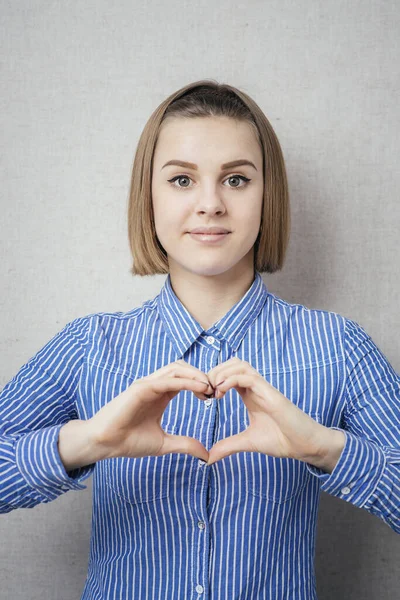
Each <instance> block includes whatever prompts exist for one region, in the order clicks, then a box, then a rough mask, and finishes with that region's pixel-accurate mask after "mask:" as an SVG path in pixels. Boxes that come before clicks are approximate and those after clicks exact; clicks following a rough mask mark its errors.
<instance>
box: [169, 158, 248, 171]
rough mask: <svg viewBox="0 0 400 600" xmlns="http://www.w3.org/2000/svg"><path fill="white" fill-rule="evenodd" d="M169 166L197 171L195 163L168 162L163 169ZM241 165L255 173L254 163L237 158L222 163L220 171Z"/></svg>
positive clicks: (182, 161)
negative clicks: (250, 168)
mask: <svg viewBox="0 0 400 600" xmlns="http://www.w3.org/2000/svg"><path fill="white" fill-rule="evenodd" d="M170 165H176V166H177V167H185V168H186V169H192V170H193V171H197V165H196V164H195V163H191V162H186V161H184V160H174V159H173V160H169V161H168V162H167V163H165V165H164V167H168V166H170ZM242 165H249V166H250V167H253V168H254V169H255V170H256V171H257V168H256V166H255V165H254V163H252V162H251V161H250V160H246V159H245V158H239V159H238V160H232V161H231V162H227V163H224V164H223V165H221V171H226V170H227V169H232V168H233V167H240V166H242ZM164 167H162V168H161V170H162V169H164Z"/></svg>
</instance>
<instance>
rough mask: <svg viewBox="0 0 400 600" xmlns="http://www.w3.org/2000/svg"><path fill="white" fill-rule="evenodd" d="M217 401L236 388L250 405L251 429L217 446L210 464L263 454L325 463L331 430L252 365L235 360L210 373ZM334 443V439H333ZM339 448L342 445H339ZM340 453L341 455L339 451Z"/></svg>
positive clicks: (212, 450)
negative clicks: (236, 455)
mask: <svg viewBox="0 0 400 600" xmlns="http://www.w3.org/2000/svg"><path fill="white" fill-rule="evenodd" d="M207 377H208V380H209V382H210V384H211V386H212V387H213V388H214V390H215V393H214V397H215V398H217V399H218V398H222V397H223V395H224V394H225V393H226V392H227V391H228V390H230V389H232V388H233V389H235V390H236V391H237V392H238V394H239V395H240V397H241V398H242V400H243V402H244V403H245V405H246V408H247V410H248V414H249V422H250V424H249V426H248V428H247V429H246V430H245V431H242V432H241V433H238V434H236V435H233V436H231V437H228V438H225V439H224V440H221V441H219V442H217V443H216V444H214V446H213V447H212V448H211V449H210V451H209V459H208V463H207V464H208V465H211V464H213V463H215V462H216V461H218V460H221V459H222V458H224V457H226V456H229V455H231V454H234V453H236V452H261V453H263V454H268V455H269V456H274V457H280V458H295V459H298V460H303V461H306V462H314V464H316V462H317V460H318V459H321V464H322V461H323V460H324V455H325V453H326V448H329V445H330V443H329V437H328V436H327V434H333V435H337V434H339V436H340V439H339V438H338V437H337V438H336V441H338V440H339V441H342V442H343V441H344V436H343V434H342V433H341V432H340V431H336V430H335V431H333V430H329V429H328V428H327V427H325V426H324V425H321V424H319V423H317V422H316V421H315V420H314V419H312V418H311V417H310V416H309V415H307V414H306V413H305V412H303V411H302V410H301V409H300V408H298V407H297V406H296V405H295V404H293V402H291V401H290V400H289V399H288V398H286V396H284V395H283V394H281V393H280V392H279V391H278V390H277V389H276V388H274V387H273V386H272V385H271V384H270V383H268V381H266V380H265V379H264V377H262V375H260V374H259V373H258V371H256V370H255V369H254V368H253V367H252V366H251V365H250V364H249V363H248V362H245V361H242V360H240V359H239V358H236V357H235V358H231V359H230V360H228V361H226V362H224V363H221V364H219V365H217V366H216V367H214V369H212V370H211V371H209V372H208V373H207ZM332 441H333V438H332ZM338 448H339V449H340V448H341V446H340V444H339V446H338ZM339 454H340V452H339Z"/></svg>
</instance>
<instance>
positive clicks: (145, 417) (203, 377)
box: [59, 358, 344, 469]
mask: <svg viewBox="0 0 400 600" xmlns="http://www.w3.org/2000/svg"><path fill="white" fill-rule="evenodd" d="M232 388H234V389H235V390H236V391H237V392H238V394H239V395H240V397H241V398H242V400H243V402H244V403H245V405H246V407H247V410H248V414H249V420H250V425H249V427H248V428H247V429H246V430H245V431H242V432H241V433H238V434H236V435H233V436H231V437H228V438H226V439H224V440H221V441H219V442H217V443H216V444H215V445H214V446H213V447H212V448H211V449H210V450H209V451H207V450H206V448H205V447H204V446H203V444H202V443H201V442H200V441H199V440H196V439H193V438H191V437H187V436H180V435H173V434H169V433H167V432H165V431H164V430H163V429H162V427H161V420H162V415H163V413H164V411H165V409H166V407H167V405H168V403H169V402H170V401H171V400H172V398H173V397H174V396H176V395H177V394H178V393H179V392H180V391H181V390H190V391H191V392H193V393H194V394H195V395H196V396H197V398H198V399H199V400H200V401H204V400H206V399H207V398H209V397H211V396H214V397H215V398H216V399H217V400H218V399H221V398H222V397H223V396H224V394H225V393H226V392H227V391H228V390H229V389H232ZM77 426H79V427H80V432H82V444H81V448H80V446H79V444H78V442H77V440H78V438H77V431H76V430H75V429H74V430H73V429H72V427H77ZM72 438H73V442H71V439H72ZM68 439H69V440H70V441H68ZM343 446H344V435H343V433H342V432H340V431H337V430H336V431H335V430H331V429H329V428H328V427H324V426H323V425H320V424H319V423H317V422H316V421H314V419H312V418H311V417H310V416H309V415H307V414H306V413H304V412H303V411H302V410H300V409H299V408H298V407H297V406H296V405H295V404H293V402H291V401H290V400H288V398H286V397H285V396H284V395H283V394H281V393H280V392H279V391H278V390H277V389H276V388H274V387H273V386H272V385H271V384H269V383H268V382H267V381H266V380H265V379H264V378H263V377H262V376H261V375H260V374H259V373H258V371H256V370H255V369H254V368H253V367H252V366H251V365H250V364H249V363H247V362H245V361H242V360H240V359H238V358H231V359H230V360H228V361H226V362H225V363H221V364H219V365H217V366H216V367H215V368H214V369H212V370H211V371H209V372H208V373H207V374H206V373H203V372H202V371H200V370H199V369H197V368H196V367H194V366H193V365H189V364H188V363H186V362H185V361H184V360H178V361H175V362H173V363H170V364H168V365H165V366H164V367H162V368H160V369H158V370H157V371H155V372H154V373H151V374H150V375H148V376H146V377H143V378H142V379H138V380H137V381H135V382H134V383H132V384H131V385H130V386H129V387H128V388H127V389H126V390H124V391H123V392H121V393H120V394H119V395H118V396H116V397H115V398H113V399H112V400H111V401H110V402H108V403H107V404H105V406H103V407H102V408H101V409H100V410H99V411H98V412H97V413H95V414H94V415H93V416H92V417H91V418H90V419H89V420H88V421H84V422H81V423H77V424H76V423H75V424H74V423H70V424H67V425H66V427H65V428H64V431H60V438H59V451H60V455H61V456H62V460H63V462H64V465H65V466H66V467H69V468H70V469H73V468H77V467H78V466H84V465H86V464H91V463H92V462H95V461H96V460H102V459H104V458H116V457H119V456H126V457H132V458H139V457H142V456H162V455H164V454H169V453H175V452H178V453H179V452H183V453H188V454H192V455H193V456H197V457H199V458H201V459H203V460H204V461H207V464H208V465H211V464H213V463H215V462H217V461H218V460H221V459H222V458H224V457H226V456H229V455H230V454H234V453H236V452H260V453H263V454H269V455H270V456H275V457H287V458H295V459H298V460H303V461H307V462H311V463H312V464H314V465H316V466H321V467H322V468H325V469H326V468H328V469H333V467H334V465H335V464H336V462H337V460H338V458H339V456H340V452H341V451H342V449H343Z"/></svg>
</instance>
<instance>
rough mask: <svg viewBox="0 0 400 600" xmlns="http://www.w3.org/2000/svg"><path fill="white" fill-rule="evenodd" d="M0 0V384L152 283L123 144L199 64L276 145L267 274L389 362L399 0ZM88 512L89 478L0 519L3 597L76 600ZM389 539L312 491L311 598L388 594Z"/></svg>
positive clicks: (392, 593) (396, 320) (155, 283)
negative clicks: (285, 214)
mask: <svg viewBox="0 0 400 600" xmlns="http://www.w3.org/2000/svg"><path fill="white" fill-rule="evenodd" d="M0 7H1V25H0V27H1V31H0V34H1V35H0V60H1V75H2V77H1V81H2V89H1V95H0V100H1V111H0V119H1V125H2V131H3V135H2V138H1V141H0V143H1V146H2V147H1V155H2V158H1V222H0V257H1V261H0V277H1V282H2V290H1V294H0V327H1V336H0V344H1V360H0V387H2V386H3V385H4V384H5V383H6V382H7V381H8V380H9V379H11V377H12V376H13V375H14V374H15V373H16V372H17V370H18V369H19V368H20V367H21V366H22V364H23V363H24V362H26V361H27V360H28V358H30V357H31V356H32V355H33V354H34V353H35V352H36V351H37V350H38V349H39V348H41V347H42V346H43V345H44V344H45V343H46V342H47V341H48V340H49V339H50V338H51V337H52V336H53V335H54V334H55V333H56V332H57V331H59V330H60V329H61V328H62V327H63V326H64V325H65V323H67V322H68V321H70V320H72V319H73V318H75V317H77V316H82V315H85V314H89V313H92V312H97V311H103V310H112V311H115V310H129V309H130V308H132V307H134V306H138V305H139V304H141V303H142V302H143V301H144V300H146V299H148V298H151V297H153V296H154V295H155V294H156V293H158V291H159V290H160V288H161V286H162V284H163V282H164V279H165V277H164V276H156V277H148V278H139V277H136V278H133V277H132V276H131V275H130V274H129V267H130V254H129V249H128V242H127V234H126V205H127V195H128V186H129V179H130V171H131V166H132V161H133V154H134V150H135V147H136V143H137V141H138V138H139V135H140V133H141V131H142V128H143V126H144V124H145V122H146V120H147V118H148V117H149V116H150V114H151V112H152V111H153V110H154V109H155V108H156V106H158V104H159V103H160V102H161V101H162V100H163V99H164V98H165V97H166V96H167V95H169V94H170V93H172V92H173V91H175V90H176V89H178V88H179V87H181V86H183V85H186V84H187V83H189V82H191V81H195V80H197V79H202V78H214V79H216V80H217V81H220V82H225V83H230V84H232V85H235V86H237V87H239V88H241V89H243V90H244V91H246V92H247V93H249V94H250V95H251V96H252V97H253V98H254V99H255V100H256V102H258V104H259V105H260V106H261V108H262V109H263V110H264V112H265V114H266V115H267V117H268V118H269V119H270V121H271V123H272V125H273V127H274V128H275V131H276V133H277V135H278V137H279V139H280V141H281V144H282V148H283V152H284V155H285V159H286V164H287V170H288V176H289V184H290V192H291V203H292V217H293V224H292V235H291V242H290V246H289V252H288V257H287V262H286V265H285V268H284V269H283V271H282V272H280V273H278V274H275V275H273V276H264V281H265V282H266V284H267V287H268V288H269V289H270V290H271V291H272V292H273V293H276V294H278V295H280V296H281V297H283V298H284V299H285V300H288V301H289V302H299V303H302V304H305V305H306V306H309V307H310V308H322V309H326V310H333V311H335V312H338V313H340V314H342V315H344V316H347V317H350V318H352V319H354V320H356V321H358V322H359V323H360V324H361V325H362V326H363V327H365V328H366V330H367V331H368V333H369V334H370V335H371V336H372V338H373V339H374V341H375V342H376V343H377V345H378V346H379V347H380V349H381V350H382V351H383V352H384V353H385V355H386V356H387V357H388V359H389V360H390V362H391V363H392V364H393V366H394V367H395V368H396V370H397V371H399V370H400V337H399V333H400V313H399V292H400V283H399V280H400V277H399V275H400V273H399V260H398V254H399V243H398V240H399V231H400V227H399V226H400V207H399V188H400V185H399V184H400V168H399V155H400V126H399V117H400V108H399V90H400V76H399V64H400V36H399V30H400V4H399V3H398V2H395V1H386V2H384V1H383V0H381V1H379V0H372V1H367V0H363V1H361V0H353V1H352V2H351V3H349V2H348V1H343V0H319V1H311V0H308V1H307V0H297V1H296V2H289V1H287V0H263V1H258V0H257V1H254V0H253V1H250V2H247V3H244V2H242V3H239V4H235V3H234V2H228V1H227V0H219V2H215V1H212V2H211V1H210V0H206V1H203V2H201V3H197V4H196V3H195V4H189V3H187V2H182V3H180V2H169V3H164V2H162V1H161V0H158V1H157V2H154V1H153V2H152V1H148V2H144V3H142V2H138V1H136V2H132V1H129V2H128V1H127V0H124V1H119V2H118V3H117V6H113V5H111V4H110V3H109V2H105V1H104V0H97V1H96V2H95V1H94V0H87V1H86V2H77V1H76V0H74V1H71V2H68V3H64V2H63V3H62V2H59V1H54V2H51V1H44V0H33V1H32V0H30V1H29V0H24V1H18V0H17V1H15V0H14V1H10V0H8V1H5V0H1V2H0ZM90 518H91V483H90V481H89V482H88V489H87V490H85V491H82V492H75V491H72V492H69V493H67V494H65V495H64V496H62V497H61V498H59V499H58V500H56V501H54V502H53V503H51V504H46V505H41V506H38V507H36V508H34V509H29V510H28V509H25V510H19V511H14V512H12V513H9V514H6V515H2V516H0V539H1V544H0V581H1V586H0V598H1V600H9V599H10V598H12V599H13V600H26V599H28V600H39V599H40V600H42V599H43V598H51V599H52V600H78V599H79V598H80V594H81V591H82V589H83V585H84V580H85V577H86V569H87V561H88V549H89V536H90ZM399 539H400V538H399V536H397V535H396V534H395V533H394V532H393V531H392V530H391V529H390V528H389V527H388V526H387V525H386V524H385V523H384V522H383V521H381V520H380V519H378V518H377V517H374V516H372V515H370V514H369V513H367V512H366V511H365V510H363V509H358V508H355V507H354V506H352V505H351V504H348V503H347V502H345V501H344V500H339V499H337V498H334V497H331V496H329V495H328V494H325V493H323V494H322V497H321V507H320V513H319V519H318V542H317V557H316V568H317V584H318V585H317V589H318V594H319V600H334V599H335V600H337V599H338V598H340V599H344V600H359V599H360V598H362V599H363V600H392V599H397V598H398V586H399V579H400V577H399V567H398V565H399V550H400V542H399ZM171 600H173V599H171ZM227 600H232V599H227Z"/></svg>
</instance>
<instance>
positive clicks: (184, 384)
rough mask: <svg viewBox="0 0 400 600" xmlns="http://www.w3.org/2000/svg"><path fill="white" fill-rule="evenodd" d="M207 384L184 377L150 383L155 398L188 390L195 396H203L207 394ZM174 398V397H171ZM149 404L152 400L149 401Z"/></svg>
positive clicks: (162, 379) (156, 380)
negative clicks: (167, 393)
mask: <svg viewBox="0 0 400 600" xmlns="http://www.w3.org/2000/svg"><path fill="white" fill-rule="evenodd" d="M208 389H209V383H208V382H205V381H198V380H197V379H188V378H185V377H160V378H158V379H153V380H152V381H151V390H152V391H153V393H154V394H156V395H157V396H160V395H161V394H165V393H166V392H169V393H174V395H176V394H178V393H179V392H180V391H182V390H190V391H191V392H194V393H195V394H197V393H199V394H203V395H205V393H207V392H208ZM172 397H174V396H172ZM150 401H151V402H153V401H154V398H152V399H150Z"/></svg>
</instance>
